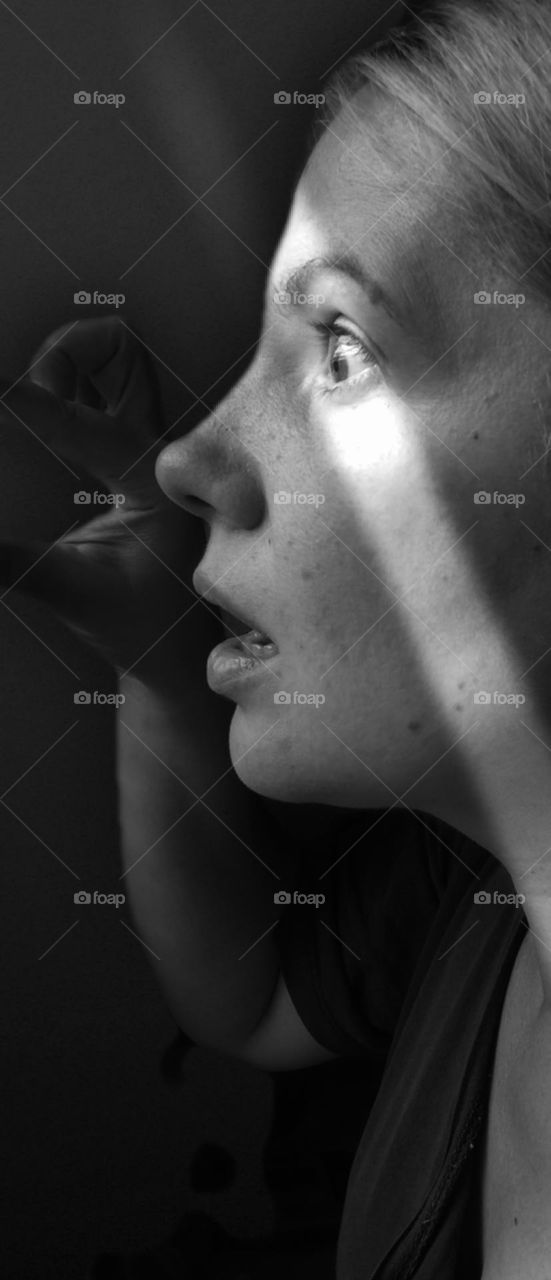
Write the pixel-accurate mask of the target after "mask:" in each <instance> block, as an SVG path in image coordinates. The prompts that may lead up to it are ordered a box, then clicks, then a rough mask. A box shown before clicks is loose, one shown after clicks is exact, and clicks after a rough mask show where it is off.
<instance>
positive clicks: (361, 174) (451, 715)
mask: <svg viewBox="0 0 551 1280" xmlns="http://www.w3.org/2000/svg"><path fill="white" fill-rule="evenodd" d="M363 101H364V102H365V104H366V106H367V107H369V103H370V99H369V96H364V99H363ZM376 109H377V108H376V103H375V102H374V101H373V100H371V107H370V110H369V114H367V115H365V117H364V118H365V119H366V120H367V122H368V123H371V120H372V119H373V118H374V117H375V116H376ZM379 109H380V108H379ZM396 127H397V128H399V121H398V122H397V124H396ZM337 135H338V136H337ZM429 163H432V158H431V161H430V162H429V160H428V159H427V166H426V167H427V169H428V167H429ZM393 177H394V181H393ZM407 177H408V174H407V173H405V172H404V168H403V165H402V163H401V162H400V163H398V161H397V160H396V161H395V163H394V165H393V162H392V159H390V160H389V162H388V164H385V165H384V167H383V165H382V163H381V161H380V160H379V159H377V157H376V155H375V153H374V152H373V151H372V149H371V146H370V144H369V139H368V137H367V136H366V134H365V132H364V131H361V132H360V130H359V129H358V128H357V126H356V125H355V124H354V122H353V121H350V120H345V119H344V117H343V116H339V117H338V118H337V120H336V121H335V123H334V126H333V127H332V129H329V130H327V131H326V132H325V133H324V135H323V138H322V140H321V141H320V142H319V144H318V145H317V146H316V148H315V150H314V152H313V153H312V156H311V158H310V160H309V163H308V165H307V167H306V169H305V172H304V173H303V175H302V177H301V180H300V183H299V185H298V187H297V190H296V194H295V197H294V200H293V203H292V207H291V210H290V215H289V219H288V222H287V225H286V227H285V230H284V234H283V236H282V239H281V241H280V243H279V246H278V249H277V252H276V254H275V259H274V262H273V264H272V270H271V273H270V277H269V280H268V285H267V289H266V301H265V313H264V322H263V329H262V335H261V340H260V343H259V346H258V350H257V353H256V356H255V359H254V361H253V363H252V365H251V366H250V367H249V369H248V371H247V373H246V374H245V375H244V377H243V378H242V379H241V380H240V382H239V383H238V384H237V385H236V386H235V387H234V388H233V389H232V391H231V393H230V394H229V395H228V396H227V398H226V399H225V400H224V401H223V402H222V403H221V404H220V405H219V406H218V408H217V410H216V412H215V413H213V414H212V415H210V416H209V417H208V418H207V419H206V420H205V421H203V422H202V423H201V424H200V425H199V426H198V427H196V428H195V429H194V430H193V431H192V432H191V433H189V434H188V435H186V436H184V437H183V438H182V439H181V440H179V441H178V442H176V443H174V444H171V445H169V446H167V448H165V449H164V450H163V452H162V453H161V454H160V456H159V459H158V460H157V467H156V474H157V479H158V481H159V483H160V485H161V487H162V488H163V489H164V490H165V492H166V493H167V494H168V495H169V497H171V498H172V499H173V500H174V501H176V502H178V503H180V504H181V505H186V503H188V504H189V506H190V509H192V510H193V511H195V512H199V513H200V514H201V515H202V516H203V517H204V518H205V519H206V520H207V521H208V523H209V526H210V538H209V541H208V546H207V549H206V551H205V554H204V556H203V559H202V560H201V564H200V568H199V571H198V573H197V575H196V578H195V584H196V586H197V589H198V590H199V591H201V592H206V591H207V587H208V586H212V587H213V590H212V593H210V592H209V593H208V594H207V600H213V601H215V602H219V603H222V604H223V605H224V606H225V607H226V608H227V609H228V610H230V611H231V613H232V614H234V615H237V616H238V617H243V616H244V617H245V619H246V620H251V619H252V620H254V621H255V622H256V623H257V624H258V626H259V627H260V628H262V629H263V630H265V631H266V632H267V633H268V635H269V636H271V637H272V638H273V640H274V641H275V642H276V644H277V646H278V649H279V652H278V654H277V655H276V656H275V657H273V658H271V659H269V660H268V661H267V662H266V666H265V667H263V668H262V672H263V675H262V677H261V678H259V677H258V674H257V675H255V677H254V679H250V678H248V677H245V678H243V679H242V680H238V681H235V682H234V683H232V684H231V685H228V686H227V687H226V688H225V693H226V696H229V697H231V698H232V699H233V700H234V702H235V714H234V716H233V719H232V723H231V731H230V751H231V757H232V761H233V763H234V765H235V767H236V770H237V773H238V774H239V776H240V777H241V778H242V780H243V781H244V782H245V783H246V784H247V785H248V786H249V787H251V788H252V789H253V790H255V791H258V792H259V793H261V794H262V795H265V796H270V797H273V798H276V799H280V800H290V801H309V802H313V803H314V802H315V803H327V804H333V805H345V806H350V807H356V806H357V807H371V806H375V807H379V806H380V807H388V806H390V805H392V804H393V803H394V801H395V800H396V798H397V797H398V796H402V795H404V796H405V800H406V802H407V804H408V805H409V806H410V807H413V808H420V809H425V810H427V811H431V810H432V811H434V812H439V813H440V814H442V813H443V812H444V813H445V816H448V817H450V819H452V818H453V817H454V812H455V808H454V807H456V806H458V805H460V804H461V803H462V799H463V797H464V795H465V794H466V791H465V788H466V787H468V774H469V773H470V772H472V769H473V768H477V767H478V765H479V764H481V763H482V762H483V759H484V757H485V756H486V755H487V753H488V752H492V751H493V750H494V749H495V748H496V746H497V744H498V743H499V742H500V740H501V738H502V735H503V732H504V728H505V729H506V728H507V726H510V727H512V726H513V725H514V724H515V719H514V718H515V717H517V722H516V723H517V725H518V723H519V722H518V717H519V716H521V715H522V714H523V710H522V705H521V704H520V703H519V702H518V701H517V702H508V703H507V704H503V702H501V703H500V704H498V703H496V702H495V700H494V697H493V695H494V692H497V693H498V694H503V693H504V694H506V695H510V694H513V695H515V694H521V695H524V696H525V697H526V701H527V703H529V702H530V698H531V697H532V696H533V690H534V687H535V685H534V679H535V677H538V679H540V680H541V681H543V680H544V677H545V676H546V662H545V661H542V662H539V665H538V666H536V668H535V669H534V672H533V673H532V674H531V676H529V677H528V678H523V679H520V675H521V674H522V673H524V672H525V670H526V669H527V668H528V667H529V666H530V665H531V664H532V663H535V662H536V661H537V660H538V659H540V658H541V655H542V654H543V653H544V651H545V650H546V649H547V647H548V643H549V634H548V632H547V631H546V627H547V607H546V605H545V600H546V599H547V595H548V593H547V579H548V575H549V569H548V565H549V557H548V554H547V552H548V550H549V547H548V545H547V544H548V542H549V536H548V524H549V522H548V520H547V518H546V515H547V512H546V509H545V506H544V500H543V499H544V493H545V474H544V471H545V463H544V462H543V461H539V462H537V463H536V465H533V464H534V462H535V460H536V459H537V458H538V457H539V456H540V455H542V454H543V453H544V450H545V443H544V440H543V437H542V429H541V427H542V423H543V421H544V417H545V413H546V411H547V409H548V402H549V388H548V383H547V377H546V369H547V367H548V364H549V360H550V355H549V348H550V347H551V339H550V334H549V322H548V319H547V314H546V309H545V307H544V305H543V304H542V303H540V302H537V301H534V300H531V299H530V297H529V289H528V288H527V287H526V281H520V282H519V283H518V284H517V286H516V288H515V287H514V286H513V285H512V284H511V282H510V281H505V282H504V279H503V277H502V278H496V277H495V275H492V274H491V273H490V271H486V272H484V271H481V267H480V261H479V258H478V255H477V257H476V260H475V246H474V245H473V244H472V243H469V240H468V237H467V236H465V237H462V236H461V233H460V228H459V226H458V227H456V228H455V232H456V234H454V219H453V210H451V211H450V210H449V209H448V216H447V217H445V218H444V217H442V216H441V212H440V211H439V208H438V207H437V204H436V199H435V198H434V197H432V196H431V191H430V187H429V185H428V184H427V183H425V184H421V183H419V182H418V180H416V176H415V175H414V173H413V171H412V174H411V182H412V184H414V185H413V187H412V190H411V194H410V195H408V196H407V198H406V199H404V200H400V199H397V198H396V196H395V194H393V193H395V192H396V190H397V187H398V183H400V190H401V191H403V190H404V185H406V186H407V181H406V182H405V179H407ZM431 180H432V181H434V182H435V184H436V185H435V187H434V188H433V190H435V191H436V192H438V180H439V169H438V165H436V167H433V168H432V171H431ZM440 182H441V184H444V183H445V177H444V175H443V173H442V176H441V178H440ZM427 192H428V194H427ZM452 240H453V243H452ZM352 258H353V259H354V262H353V263H351V261H350V260H351V259H352ZM312 259H316V260H322V259H323V260H325V259H326V260H328V261H331V260H334V262H335V265H334V266H333V267H331V266H330V265H326V266H323V265H322V264H321V261H319V262H318V265H317V266H314V267H312V268H310V269H309V272H308V275H307V277H306V278H304V279H303V278H300V279H299V278H298V277H297V275H296V273H297V272H301V271H302V270H303V268H304V264H305V263H307V262H309V261H310V260H312ZM351 271H352V272H353V274H351ZM362 275H363V276H365V277H370V278H371V280H372V281H373V282H377V283H376V284H375V283H372V284H371V286H369V284H368V281H367V280H362ZM289 276H294V279H291V281H290V283H288V284H287V283H286V282H287V280H288V277H289ZM379 286H380V287H379ZM494 290H498V291H499V293H500V298H501V300H496V301H494V300H493V292H494ZM482 291H484V292H489V293H490V295H492V301H491V302H489V303H488V302H486V303H482V302H477V301H475V295H476V294H477V293H479V292H482ZM513 292H514V293H515V294H516V295H517V297H516V300H515V301H511V300H510V301H508V302H506V301H503V300H502V298H503V295H504V294H506V295H510V294H512V293H513ZM523 294H524V295H525V299H526V300H525V301H524V302H523V301H520V300H519V296H518V295H520V298H522V295H523ZM285 295H287V296H285ZM386 296H388V310H387V306H386V305H385V297H386ZM546 343H547V345H545V344H546ZM480 491H482V492H483V493H489V494H490V501H489V502H488V501H486V502H484V501H482V502H477V501H476V499H475V495H476V494H478V493H480ZM282 494H284V495H289V498H288V500H286V501H278V499H277V498H276V497H275V496H274V495H278V498H279V497H280V495H282ZM494 495H497V497H496V498H494ZM510 495H513V496H512V497H511V496H510ZM519 495H520V496H519ZM289 499H290V500H289ZM198 504H200V505H198ZM544 544H545V545H544ZM544 584H545V585H544ZM234 629H235V628H234ZM246 629H247V628H245V627H243V628H241V630H242V631H244V630H246ZM530 680H532V684H531V685H530V689H529V688H528V683H529V681H530ZM280 691H283V692H284V693H287V694H290V695H291V700H290V701H289V700H286V701H275V702H274V695H275V694H277V693H278V692H280ZM480 691H484V692H490V694H491V695H492V703H491V704H490V705H488V704H487V703H486V704H483V705H481V704H480V702H477V701H476V700H475V695H476V694H477V693H478V692H480ZM302 695H314V698H313V699H311V700H310V701H305V699H304V697H303V696H302ZM320 695H322V697H323V699H324V700H323V701H322V700H321V697H320ZM483 713H484V714H483ZM524 713H525V714H526V706H525V708H524ZM464 775H465V776H464ZM465 779H467V781H465Z"/></svg>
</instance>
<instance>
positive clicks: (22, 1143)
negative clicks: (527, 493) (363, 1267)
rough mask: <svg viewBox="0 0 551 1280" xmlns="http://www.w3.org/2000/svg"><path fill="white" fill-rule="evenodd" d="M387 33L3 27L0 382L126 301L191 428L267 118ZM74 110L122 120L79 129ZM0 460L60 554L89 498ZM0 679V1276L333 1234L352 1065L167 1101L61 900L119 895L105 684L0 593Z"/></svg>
mask: <svg viewBox="0 0 551 1280" xmlns="http://www.w3.org/2000/svg"><path fill="white" fill-rule="evenodd" d="M406 10H407V6H405V5H403V4H402V3H401V2H400V0H399V2H398V3H396V4H394V5H392V6H388V4H387V3H386V0H350V2H349V3H348V4H347V5H342V6H340V5H339V6H337V5H335V4H330V3H324V4H320V3H319V0H270V3H263V4H260V3H258V0H210V4H209V5H207V4H206V3H203V0H196V3H195V4H191V5H190V6H188V5H187V4H186V0H181V4H176V3H175V0H162V2H160V3H159V2H158V0H155V2H153V0H118V2H117V3H113V2H112V0H102V2H101V3H98V0H79V3H75V0H57V2H56V3H55V4H52V3H50V4H45V3H44V0H13V5H12V6H11V8H8V7H7V6H6V5H4V4H2V5H0V51H1V52H0V67H1V73H0V102H1V107H2V119H3V129H2V147H1V149H0V266H1V279H2V352H1V372H2V373H3V375H4V376H8V377H10V378H12V377H13V378H14V379H15V378H16V377H18V376H20V375H22V374H23V373H24V372H25V370H26V369H27V368H28V366H29V364H30V363H31V360H32V356H33V353H34V352H35V350H36V348H37V347H38V345H39V343H40V342H41V341H42V340H43V338H44V337H45V336H46V335H47V334H48V333H49V332H50V331H51V330H52V329H54V328H55V327H57V326H59V325H61V324H64V323H67V324H68V325H69V324H70V323H72V321H73V320H75V319H78V318H82V317H83V316H86V315H90V316H92V315H99V314H103V313H104V311H105V310H106V309H105V308H100V307H78V306H75V304H74V302H73V294H74V292H75V291H76V290H77V289H84V290H89V291H92V290H94V289H97V290H99V291H100V292H103V293H111V292H113V293H115V292H123V293H124V294H125V304H124V306H123V307H122V308H121V310H120V314H122V316H123V317H124V319H125V321H126V323H127V324H129V325H130V326H131V327H132V328H133V329H135V330H136V331H137V332H138V333H139V334H140V336H141V338H142V339H143V340H144V342H145V343H146V344H147V346H148V348H149V349H150V351H151V352H152V353H153V355H154V357H155V359H156V368H157V372H158V374H159V378H160V382H161V388H162V393H163V403H164V407H165V413H166V422H167V425H168V423H171V422H172V421H173V420H174V419H175V418H177V417H179V415H181V414H182V413H184V412H185V411H186V410H189V413H188V414H187V416H186V418H185V419H184V420H183V422H182V426H181V429H182V430H184V429H187V428H188V427H191V426H192V425H195V424H196V423H197V422H198V421H199V420H200V419H201V418H202V417H203V416H204V414H205V412H206V407H207V406H214V405H215V404H216V403H217V402H218V401H219V400H220V398H221V397H222V395H223V394H225V393H226V391H227V390H228V388H229V387H230V386H231V385H232V383H233V382H234V381H235V380H236V379H237V378H238V377H239V376H241V374H242V373H243V372H244V369H245V368H246V366H247V363H248V361H249V360H250V358H251V355H252V351H251V348H252V344H253V343H254V342H255V341H256V339H257V337H258V331H259V323H260V310H261V299H262V292H263V287H264V282H265V275H266V271H267V268H268V265H269V262H270V259H271V256H272V254H273V251H274V248H275V245H276V243H277V240H278V238H279V235H280V232H281V230H282V227H283V224H284V221H285V216H286V213H287V209H288V203H289V196H290V192H291V188H292V185H293V183H294V181H295V179H296V177H297V176H298V172H299V170H300V167H301V164H302V162H303V160H304V158H305V154H306V147H307V143H308V137H309V131H310V127H311V123H312V119H313V114H314V112H313V110H312V109H311V108H309V107H307V106H280V105H276V104H274V101H273V95H274V92H276V91H277V90H279V89H284V90H289V91H292V90H293V89H297V90H298V91H299V92H303V93H313V92H318V93H319V92H320V91H322V88H323V78H324V77H325V75H326V73H327V72H328V70H329V69H330V68H332V67H333V66H334V65H336V64H337V63H338V62H340V61H342V59H343V58H344V56H345V55H346V54H347V53H349V52H350V51H351V49H352V47H355V48H359V47H360V45H361V44H362V43H364V44H367V43H370V42H371V41H372V40H373V38H374V37H375V36H377V35H380V34H382V33H383V30H384V29H386V27H388V26H389V25H391V24H394V23H396V22H398V21H399V20H400V19H401V18H403V17H404V16H406V17H407V12H406ZM385 14H386V17H384V20H383V21H381V22H379V23H378V21H377V19H378V18H380V17H381V16H382V15H385ZM182 15H183V16H182ZM170 28H171V29H170ZM165 33H166V34H165ZM155 42H157V43H155ZM133 64H135V65H133ZM129 68H130V69H129ZM79 89H84V90H88V91H92V90H94V89H97V90H99V91H100V92H105V93H121V92H123V93H124V94H125V95H126V102H125V104H124V105H123V106H121V107H120V108H119V109H116V108H115V107H114V106H108V105H104V106H99V105H98V106H95V107H92V106H78V105H75V104H74V102H73V94H74V93H75V92H76V91H77V90H79ZM71 126H74V127H71ZM67 131H69V132H67ZM64 134H65V136H62V135H64ZM263 135H264V136H263ZM186 184H187V186H186ZM188 188H191V190H188ZM208 189H210V190H208ZM207 191H208V194H206V195H205V197H204V203H201V202H200V203H196V204H195V205H194V201H195V199H196V197H197V196H202V195H203V193H205V192H207ZM192 192H193V193H195V195H194V194H192ZM192 206H194V207H192ZM197 397H201V402H199V401H198V400H197ZM0 450H1V466H2V501H1V503H0V539H1V538H6V537H8V536H9V537H11V538H20V539H21V540H24V539H25V538H28V537H31V536H36V537H46V538H50V539H52V540H53V539H54V538H56V537H59V536H60V535H61V534H63V532H64V531H65V530H66V529H67V528H68V527H69V526H70V525H71V524H72V522H73V521H74V519H75V507H74V504H73V497H72V495H73V491H74V490H75V488H78V487H83V488H86V487H88V486H87V484H86V478H85V477H84V476H83V477H82V485H80V486H79V485H77V484H76V483H75V479H74V475H73V474H71V472H70V471H69V470H67V469H65V468H64V467H63V466H62V465H61V464H60V462H59V461H58V460H57V459H56V458H55V457H54V456H53V455H52V454H50V453H48V451H47V450H46V449H45V448H44V447H43V446H42V445H41V444H40V443H39V442H38V441H37V440H36V439H35V438H33V436H32V435H31V434H30V432H29V431H28V430H26V429H25V427H24V425H23V424H17V423H16V422H15V421H14V427H13V430H12V431H11V432H7V433H6V434H5V435H3V437H2V439H1V440H0ZM0 663H1V672H2V683H1V690H2V693H1V697H2V704H1V708H2V709H1V716H2V732H1V758H0V798H1V803H0V840H1V848H2V866H3V889H2V923H1V930H2V942H3V963H2V967H1V982H2V1000H1V1010H2V1041H3V1055H2V1058H3V1080H2V1090H1V1095H2V1111H3V1114H2V1122H1V1128H2V1133H3V1134H4V1139H5V1141H4V1154H3V1157H2V1161H1V1164H2V1180H3V1187H2V1197H3V1211H2V1241H1V1253H2V1262H1V1274H2V1276H3V1277H9V1278H10V1280H11V1278H15V1277H25V1280H39V1278H40V1280H49V1278H50V1277H52V1280H53V1277H55V1280H72V1278H73V1277H80V1276H84V1275H85V1274H88V1271H87V1268H88V1267H89V1266H90V1260H91V1258H92V1257H93V1256H94V1255H95V1254H99V1253H101V1252H104V1251H111V1252H121V1253H124V1252H126V1253H132V1252H139V1251H142V1250H146V1249H150V1248H154V1247H155V1246H157V1245H160V1244H161V1243H162V1241H163V1240H165V1239H168V1237H169V1236H170V1235H171V1234H172V1233H173V1232H174V1230H175V1228H176V1227H177V1225H178V1223H179V1222H180V1221H181V1220H182V1215H185V1214H189V1213H195V1212H197V1211H203V1212H205V1213H207V1214H208V1215H210V1216H211V1218H212V1219H213V1220H214V1221H216V1222H218V1223H219V1224H220V1225H221V1226H222V1227H224V1228H225V1229H226V1230H227V1231H228V1232H231V1233H233V1235H235V1236H241V1237H249V1238H256V1237H261V1236H263V1235H266V1234H268V1233H270V1232H274V1231H277V1230H286V1229H290V1228H292V1227H293V1226H295V1227H296V1226H297V1225H300V1224H301V1223H302V1225H303V1226H304V1224H307V1223H308V1222H311V1223H312V1224H314V1225H315V1224H316V1223H320V1225H321V1224H322V1223H325V1225H326V1226H327V1227H328V1228H331V1229H332V1228H333V1227H334V1229H335V1231H336V1229H337V1225H338V1211H339V1205H340V1201H341V1199H342V1195H343V1194H344V1179H345V1174H346V1169H347V1166H348V1163H349V1161H350V1159H351V1158H352V1154H353V1150H354V1146H355V1144H356V1142H357V1141H358V1139H359V1135H360V1132H361V1128H362V1126H363V1123H364V1121H365V1117H366V1114H367V1106H368V1100H369V1096H370V1095H369V1087H370V1086H369V1082H367V1084H366V1082H365V1081H364V1080H363V1079H362V1076H361V1073H359V1072H358V1068H357V1066H354V1065H353V1064H348V1063H345V1064H343V1063H336V1064H331V1065H329V1066H327V1067H325V1066H324V1067H319V1068H315V1069H314V1070H307V1071H300V1072H292V1073H284V1074H277V1075H275V1074H274V1075H271V1074H269V1073H263V1072H260V1071H257V1070H255V1069H254V1068H252V1067H248V1066H247V1065H246V1064H241V1063H239V1062H233V1061H231V1060H228V1059H225V1058H224V1057H223V1056H221V1055H219V1054H217V1053H215V1052H213V1051H211V1050H208V1049H204V1048H201V1047H195V1046H193V1047H191V1048H190V1049H189V1051H188V1052H187V1053H186V1054H185V1058H184V1060H183V1062H182V1071H181V1075H180V1076H179V1077H175V1078H174V1080H173V1081H172V1082H171V1081H170V1079H168V1078H167V1077H166V1076H165V1075H163V1073H162V1071H161V1064H162V1060H163V1054H164V1053H165V1051H166V1049H167V1047H168V1046H169V1045H170V1043H171V1041H172V1039H173V1037H174V1034H175V1031H176V1028H175V1025H174V1021H173V1019H172V1017H171V1015H170V1013H169V1011H168V1009H167V1007H166V1006H165V1004H164V1002H163V997H162V993H161V991H160V990H159V988H158V986H157V983H156V980H155V978H154V976H153V972H152V970H151V969H150V966H149V962H148V957H147V952H146V951H145V949H144V947H143V946H142V945H141V944H140V941H139V939H138V938H137V937H136V936H135V934H134V933H133V932H131V926H132V919H131V916H130V914H129V912H128V908H127V906H124V907H123V908H121V909H120V910H118V911H117V910H116V909H115V908H113V907H110V908H108V907H104V908H99V907H98V908H95V909H94V910H90V911H88V912H86V913H83V912H81V913H79V911H78V908H76V907H75V906H74V903H73V893H74V892H75V890H76V889H83V888H84V889H88V890H92V889H98V890H99V891H100V892H105V893H111V892H119V891H120V890H121V882H120V881H119V880H118V875H119V872H120V866H119V854H118V830H117V797H116V787H115V758H114V723H113V717H114V714H116V713H115V712H113V711H112V710H110V709H108V708H106V707H97V708H92V707H90V708H88V710H89V712H90V714H89V715H87V716H86V717H85V716H83V715H82V714H79V715H78V716H77V715H76V714H75V710H76V709H75V707H74V704H73V694H74V692H75V689H78V688H83V689H98V690H103V691H105V692H113V691H114V690H115V688H116V685H115V680H114V676H113V674H112V672H111V671H110V670H109V668H107V667H106V666H104V665H103V664H102V663H101V662H100V660H99V659H98V658H96V657H95V656H94V655H93V654H92V653H91V652H90V651H88V650H86V649H84V648H83V647H82V646H81V645H80V644H79V643H78V641H77V640H76V639H75V638H73V637H72V636H71V635H70V634H69V633H68V632H66V631H65V630H64V629H63V627H62V625H61V623H58V622H57V621H56V619H55V618H54V617H53V616H51V615H50V614H49V613H48V611H47V609H46V608H45V607H43V606H42V605H40V604H39V603H37V602H35V601H32V600H31V599H30V598H27V597H26V596H25V595H24V594H23V593H22V592H21V591H20V590H14V591H12V592H10V593H9V594H8V595H6V596H5V598H4V599H3V601H2V608H1V609H0ZM123 921H125V922H126V924H127V925H128V926H129V927H124V925H123ZM75 922H76V923H75ZM267 1152H268V1154H269V1161H268V1166H269V1167H268V1168H267V1165H266V1153H267ZM331 1152H332V1153H333V1154H332V1155H331V1154H329V1155H328V1153H331ZM299 1156H300V1158H299ZM292 1167H294V1168H295V1171H297V1170H298V1172H295V1175H294V1181H293V1176H292V1174H291V1170H292ZM267 1177H268V1182H270V1186H269V1185H268V1182H267ZM283 1270H285V1271H287V1274H288V1275H289V1276H291V1271H290V1270H288V1268H287V1266H285V1268H283V1263H280V1270H279V1271H277V1270H276V1272H275V1273H274V1274H278V1275H280V1274H282V1273H283ZM157 1274H160V1272H157ZM181 1274H182V1275H184V1274H187V1271H186V1272H185V1271H184V1269H182V1272H181ZM190 1274H191V1273H190ZM241 1274H242V1275H245V1274H249V1272H245V1271H244V1270H243V1271H242V1272H241ZM250 1274H253V1273H252V1272H250ZM260 1274H262V1275H263V1276H267V1275H268V1270H267V1268H261V1271H260ZM297 1274H298V1272H297ZM302 1274H303V1275H304V1270H302ZM328 1274H330V1271H329V1273H328ZM318 1275H319V1276H321V1269H320V1270H319V1271H318Z"/></svg>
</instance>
